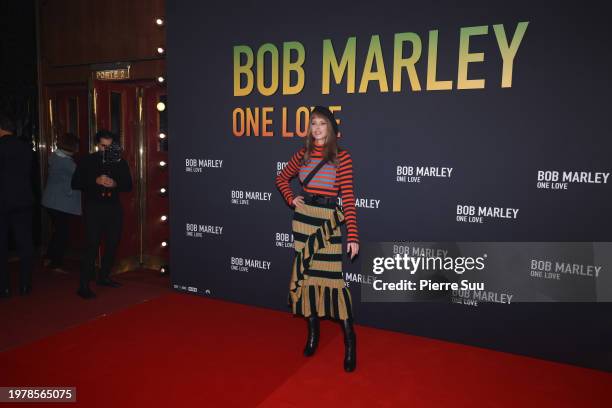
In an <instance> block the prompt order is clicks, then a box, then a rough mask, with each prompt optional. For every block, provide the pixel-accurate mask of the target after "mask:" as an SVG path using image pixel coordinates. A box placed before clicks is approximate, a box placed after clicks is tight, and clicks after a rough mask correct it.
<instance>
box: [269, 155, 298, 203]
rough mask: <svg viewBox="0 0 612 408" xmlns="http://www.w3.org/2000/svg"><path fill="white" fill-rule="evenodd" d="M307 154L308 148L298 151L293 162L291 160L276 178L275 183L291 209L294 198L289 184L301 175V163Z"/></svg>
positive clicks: (292, 159)
mask: <svg viewBox="0 0 612 408" xmlns="http://www.w3.org/2000/svg"><path fill="white" fill-rule="evenodd" d="M305 152H306V148H304V147H302V148H301V149H300V150H298V151H297V152H296V153H295V154H294V155H293V157H291V160H289V163H287V165H286V166H285V168H284V169H283V170H282V171H281V172H280V173H279V174H278V176H276V180H275V183H274V184H276V187H277V188H278V190H279V191H280V193H281V194H282V195H283V198H284V199H285V201H286V202H287V204H288V205H289V206H290V207H293V198H294V197H293V191H292V190H291V186H290V185H289V182H290V181H291V179H292V178H293V177H295V176H296V175H297V174H298V173H299V171H300V162H301V161H302V157H304V153H305Z"/></svg>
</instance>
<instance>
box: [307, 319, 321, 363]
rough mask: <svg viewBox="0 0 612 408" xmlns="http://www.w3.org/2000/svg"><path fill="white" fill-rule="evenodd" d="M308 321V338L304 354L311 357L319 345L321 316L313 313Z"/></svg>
mask: <svg viewBox="0 0 612 408" xmlns="http://www.w3.org/2000/svg"><path fill="white" fill-rule="evenodd" d="M307 321H308V338H307V339H306V347H304V355H305V356H306V357H310V356H312V355H313V354H314V352H315V350H316V349H317V346H318V345H319V318H318V317H317V315H314V314H313V315H310V317H308V319H307Z"/></svg>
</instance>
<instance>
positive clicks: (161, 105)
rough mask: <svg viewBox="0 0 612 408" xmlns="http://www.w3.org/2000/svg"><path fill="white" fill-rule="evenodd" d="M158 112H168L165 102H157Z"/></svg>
mask: <svg viewBox="0 0 612 408" xmlns="http://www.w3.org/2000/svg"><path fill="white" fill-rule="evenodd" d="M157 110H158V111H160V112H163V111H165V110H166V104H165V103H163V102H157Z"/></svg>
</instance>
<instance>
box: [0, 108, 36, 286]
mask: <svg viewBox="0 0 612 408" xmlns="http://www.w3.org/2000/svg"><path fill="white" fill-rule="evenodd" d="M33 201H34V200H33V195H32V148H31V147H30V146H28V144H27V143H25V142H24V141H22V140H20V139H19V138H17V136H15V122H14V121H13V120H12V119H11V118H10V117H9V116H7V115H5V114H3V113H0V297H8V296H10V295H11V285H10V279H9V274H8V234H9V229H12V230H13V234H14V236H15V243H16V245H17V254H18V255H19V259H20V273H19V292H20V293H21V294H22V295H27V294H28V293H30V291H31V290H32V258H33V254H34V247H33V243H32V204H33Z"/></svg>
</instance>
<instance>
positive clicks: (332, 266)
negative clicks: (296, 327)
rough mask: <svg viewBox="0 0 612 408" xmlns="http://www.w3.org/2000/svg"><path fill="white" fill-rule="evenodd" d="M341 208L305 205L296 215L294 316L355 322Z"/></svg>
mask: <svg viewBox="0 0 612 408" xmlns="http://www.w3.org/2000/svg"><path fill="white" fill-rule="evenodd" d="M343 222H344V214H343V213H342V209H341V208H340V207H337V206H334V207H330V206H325V205H319V204H304V205H303V206H302V207H301V208H296V209H295V212H294V214H293V222H292V227H293V239H294V245H295V258H294V261H293V266H292V271H291V282H290V285H289V303H290V305H291V308H292V310H293V313H294V314H297V315H301V316H304V317H308V316H310V315H311V314H312V313H315V314H317V315H318V316H319V317H329V318H332V319H338V320H346V319H350V318H352V303H351V294H350V292H349V290H348V288H347V287H346V283H345V282H344V276H343V273H342V231H341V229H340V225H341V224H342V223H343Z"/></svg>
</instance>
